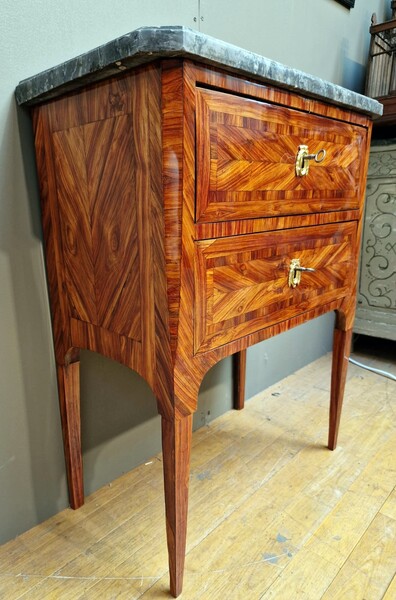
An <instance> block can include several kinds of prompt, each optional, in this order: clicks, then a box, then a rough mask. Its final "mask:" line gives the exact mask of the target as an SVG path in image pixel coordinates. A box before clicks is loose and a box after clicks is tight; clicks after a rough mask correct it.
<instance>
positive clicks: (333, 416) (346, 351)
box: [328, 328, 352, 450]
mask: <svg viewBox="0 0 396 600" xmlns="http://www.w3.org/2000/svg"><path fill="white" fill-rule="evenodd" d="M351 341H352V329H348V330H347V331H342V330H339V329H337V328H336V329H335V330H334V340H333V365H332V369H331V391H330V416H329V442H328V446H329V448H330V450H334V449H335V448H336V446H337V439H338V430H339V426H340V418H341V410H342V402H343V399H344V389H345V381H346V374H347V370H348V360H349V355H350V352H351Z"/></svg>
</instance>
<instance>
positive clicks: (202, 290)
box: [194, 221, 357, 352]
mask: <svg viewBox="0 0 396 600" xmlns="http://www.w3.org/2000/svg"><path fill="white" fill-rule="evenodd" d="M356 229H357V224H356V222H354V221H353V222H348V223H339V224H331V225H325V226H321V227H302V228H299V229H288V230H283V231H275V232H268V233H257V234H254V235H246V236H239V237H228V238H219V239H216V240H206V241H201V242H196V244H195V303H194V306H195V318H194V323H195V340H194V344H195V351H196V352H202V351H205V350H210V349H212V348H217V347H219V346H222V345H224V344H227V343H228V342H231V341H233V340H235V339H238V338H240V337H243V336H245V335H248V334H251V333H254V332H256V331H258V330H260V329H263V328H265V327H268V326H270V325H274V324H276V323H280V322H282V321H285V320H288V319H291V318H293V317H296V316H297V315H300V314H302V313H304V312H306V311H308V310H311V309H313V308H316V307H318V306H321V305H324V304H328V303H330V302H332V301H334V300H337V299H339V298H342V297H344V296H346V295H347V294H348V293H349V290H350V287H351V286H352V285H353V283H354V281H353V280H354V273H355V269H356V259H355V256H354V253H355V252H354V251H355V237H356ZM293 259H299V261H300V265H301V266H302V267H308V268H313V269H315V271H313V272H309V271H307V272H302V273H301V281H300V283H299V284H298V285H297V286H296V287H294V288H293V287H291V286H290V285H289V271H290V264H291V262H292V260H293Z"/></svg>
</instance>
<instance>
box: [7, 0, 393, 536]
mask: <svg viewBox="0 0 396 600" xmlns="http://www.w3.org/2000/svg"><path fill="white" fill-rule="evenodd" d="M388 4H389V2H388V1H387V0H356V7H355V8H354V9H353V10H351V11H348V10H347V9H345V8H344V7H342V6H341V5H340V4H338V3H337V2H335V0H304V2H302V1H301V0H265V1H264V2H263V1H262V0H244V2H242V1H239V2H232V3H230V2H228V1H226V0H211V1H210V2H209V0H201V1H200V2H199V0H187V1H181V0H177V1H176V0H155V1H152V2H149V3H142V2H141V1H137V0H118V1H114V0H85V1H84V2H81V1H80V0H69V1H68V2H62V3H60V2H53V1H52V0H51V1H50V0H34V2H32V0H19V1H18V2H15V1H14V0H12V1H11V0H1V3H0V56H1V64H0V128H1V129H0V541H5V540H7V539H9V538H10V537H12V536H15V535H16V534H18V533H20V532H23V531H25V530H26V529H28V528H30V527H32V526H33V525H35V524H36V523H37V522H40V521H42V520H43V519H45V518H46V517H48V516H50V515H52V514H54V513H56V512H58V511H59V510H60V509H62V508H64V507H65V506H67V492H66V483H65V475H64V464H63V454H62V445H61V429H60V423H59V416H58V406H57V390H56V380H55V370H54V359H53V351H52V341H51V326H50V318H49V307H48V298H47V292H46V283H45V269H44V264H43V252H42V238H41V229H40V216H39V208H38V207H39V200H38V193H37V182H36V177H35V168H34V160H33V150H32V140H31V129H30V121H29V118H28V116H27V115H26V114H25V113H24V112H23V111H17V109H16V106H15V102H14V98H13V91H14V88H15V86H16V84H17V83H18V81H19V80H21V79H23V78H24V77H28V76H30V75H33V74H35V73H37V72H39V71H41V70H43V69H45V68H47V67H50V66H52V65H54V64H56V63H59V62H61V61H63V60H65V59H67V58H70V57H72V56H75V55H76V54H80V53H82V52H84V51H87V50H89V49H91V48H93V47H94V46H97V45H99V44H101V43H103V42H105V41H108V40H110V39H112V38H114V37H116V36H118V35H120V34H122V33H125V32H126V31H130V30H132V29H134V28H136V27H139V26H142V25H164V24H183V25H187V26H192V27H197V28H198V27H200V29H201V30H202V31H203V32H205V33H209V34H211V35H214V36H217V37H220V38H223V39H225V40H227V41H230V42H232V43H236V44H238V45H241V46H244V47H246V48H248V49H251V50H253V51H256V52H259V53H261V54H264V55H267V56H269V57H271V58H274V59H277V60H280V61H282V62H285V63H288V64H289V65H291V66H293V67H298V68H301V69H303V70H306V71H310V72H311V73H313V74H315V75H318V76H321V77H323V78H326V79H330V80H332V81H333V82H335V83H341V84H343V85H344V86H346V87H350V88H353V89H356V90H359V89H360V88H361V85H362V82H363V77H364V65H365V62H366V57H367V48H368V26H369V23H370V16H371V13H372V12H373V11H374V10H376V11H377V14H378V17H379V19H380V20H383V18H384V17H385V15H386V16H387V18H389V16H390V10H389V9H388ZM142 6H143V7H144V8H142ZM194 17H195V20H194ZM332 323H333V317H332V315H326V316H325V317H322V318H320V319H318V320H316V321H314V322H311V323H309V324H307V325H305V326H302V327H300V328H297V329H296V330H293V331H290V332H288V333H286V334H283V335H282V336H279V337H277V338H275V339H273V340H270V341H268V342H265V343H262V344H260V345H258V346H256V347H254V348H252V349H250V350H249V353H248V363H249V364H248V376H247V395H248V396H251V395H253V394H255V393H256V392H258V391H259V390H261V389H263V388H265V387H266V386H268V385H269V384H270V383H272V382H273V381H276V380H277V379H279V378H281V377H283V376H284V375H286V374H288V373H290V372H292V371H294V370H295V369H296V368H299V367H301V366H303V365H304V364H306V363H307V362H309V361H311V360H313V359H314V358H316V357H318V356H320V355H321V354H323V353H324V352H326V351H328V350H329V348H330V345H331V330H332ZM230 379H231V362H230V360H229V359H227V360H225V361H223V362H222V363H220V364H218V365H217V366H216V367H214V368H213V369H212V371H211V372H210V373H209V374H208V375H207V377H206V378H205V380H204V382H203V384H202V390H201V395H200V403H199V409H198V412H197V414H196V420H195V426H199V425H201V424H204V423H205V422H207V421H208V420H210V419H211V418H213V417H215V416H217V415H218V414H220V413H221V412H222V411H224V410H227V409H228V408H230V406H231V381H230ZM82 421H83V441H84V461H85V480H86V489H87V492H88V493H89V492H91V491H92V490H94V489H96V488H97V487H99V486H100V485H103V484H104V483H105V482H107V481H110V480H112V479H114V478H115V477H117V476H118V475H119V474H120V473H122V472H124V471H126V470H129V469H131V468H132V467H133V466H134V465H136V464H138V463H140V462H142V461H144V460H146V459H147V458H148V457H150V456H151V455H152V454H153V453H155V452H157V451H158V450H159V448H160V430H159V420H158V417H157V416H156V408H155V402H154V399H153V397H152V395H151V393H150V391H149V389H148V387H147V386H146V384H145V383H144V382H143V381H142V380H141V379H140V378H139V377H138V376H137V375H136V374H135V373H132V372H130V371H128V369H126V368H125V367H122V366H120V365H118V364H115V363H113V362H111V361H109V360H106V359H104V358H102V357H100V356H96V355H93V354H90V353H89V352H83V355H82Z"/></svg>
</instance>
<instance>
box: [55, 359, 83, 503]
mask: <svg viewBox="0 0 396 600" xmlns="http://www.w3.org/2000/svg"><path fill="white" fill-rule="evenodd" d="M57 374H58V391H59V403H60V412H61V420H62V433H63V448H64V452H65V461H66V472H67V482H68V486H69V500H70V506H71V508H79V507H80V506H82V505H83V504H84V484H83V469H82V454H81V420H80V363H79V361H77V362H73V363H71V364H69V365H66V366H65V365H58V371H57Z"/></svg>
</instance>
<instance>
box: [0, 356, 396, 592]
mask: <svg viewBox="0 0 396 600" xmlns="http://www.w3.org/2000/svg"><path fill="white" fill-rule="evenodd" d="M395 358H396V357H393V360H392V359H391V358H390V359H389V361H386V360H384V359H383V358H375V357H371V358H370V357H369V360H370V362H371V364H376V365H377V366H380V367H382V368H385V369H387V370H388V371H391V372H393V373H394V374H396V361H395ZM364 360H365V361H366V362H368V359H367V357H364ZM329 374H330V356H326V357H323V358H321V359H319V360H318V361H315V362H314V363H312V364H311V365H308V366H307V367H305V368H304V369H302V370H300V371H298V372H297V373H295V374H293V375H291V376H290V377H287V378H286V379H284V380H283V381H281V382H280V383H278V384H276V385H274V386H272V387H271V388H269V389H267V390H265V392H263V393H261V394H259V395H258V396H256V397H255V398H253V399H252V400H250V401H249V402H247V406H246V408H245V410H244V411H242V412H236V411H231V412H229V413H227V414H226V415H224V416H222V417H220V418H218V419H216V420H215V421H213V422H212V423H211V424H210V425H209V426H207V427H205V428H202V429H200V430H199V431H197V432H196V433H195V434H194V436H193V453H192V465H191V467H192V469H191V483H190V515H189V530H188V549H187V552H188V553H187V557H186V570H185V583H184V591H183V594H182V596H181V598H184V599H188V600H194V599H198V598H199V599H200V600H201V599H207V600H216V599H227V600H228V599H232V600H237V599H244V600H264V599H265V600H267V599H270V598H271V599H276V600H287V599H290V600H291V599H293V600H295V599H296V598H298V599H307V600H308V599H312V600H318V599H321V598H323V599H324V600H335V599H340V600H341V599H342V600H377V599H380V598H384V599H385V600H391V599H395V598H396V579H395V569H396V541H395V540H396V491H395V481H396V458H395V457H396V418H395V416H396V414H395V413H396V383H395V382H393V381H391V380H389V379H385V378H383V377H380V376H378V375H375V374H373V373H369V372H367V371H363V370H362V369H359V368H358V367H355V366H353V365H350V369H349V374H348V381H347V389H346V398H345V404H344V412H343V418H342V423H341V432H340V437H339V446H338V448H337V450H336V451H335V452H330V451H329V450H327V449H326V447H325V442H326V439H327V418H328V398H329ZM0 598H1V599H5V600H13V599H16V598H23V599H25V600H36V599H37V600H43V599H47V598H50V599H58V598H61V599H63V598H66V599H67V600H72V599H77V598H78V599H80V598H84V599H91V598H92V599H97V598H100V599H101V600H102V599H104V600H107V599H109V600H110V599H113V598H117V599H118V598H121V599H128V600H132V599H134V598H143V599H144V600H149V599H155V600H158V599H162V598H170V596H169V594H168V573H167V554H166V542H165V525H164V508H163V492H162V464H161V456H157V457H155V458H153V459H152V460H151V461H149V462H148V463H147V464H146V465H142V466H140V467H139V468H137V469H134V470H133V471H132V472H131V473H128V474H127V475H125V476H123V477H121V478H120V479H118V480H116V481H114V482H113V483H112V484H111V485H109V486H106V487H104V488H102V489H100V490H99V491H98V492H96V493H95V494H92V495H91V496H90V497H89V498H87V501H86V504H85V506H84V507H83V508H81V509H80V510H78V511H75V512H74V511H71V510H65V511H63V512H61V513H60V514H58V515H56V516H55V517H53V518H51V519H49V520H48V521H46V522H44V523H42V524H41V525H39V526H37V527H35V528H34V529H32V530H31V531H28V532H27V533H25V534H23V535H21V536H20V537H18V538H17V539H15V540H13V541H11V542H9V543H8V544H6V545H4V546H2V547H1V548H0Z"/></svg>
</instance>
